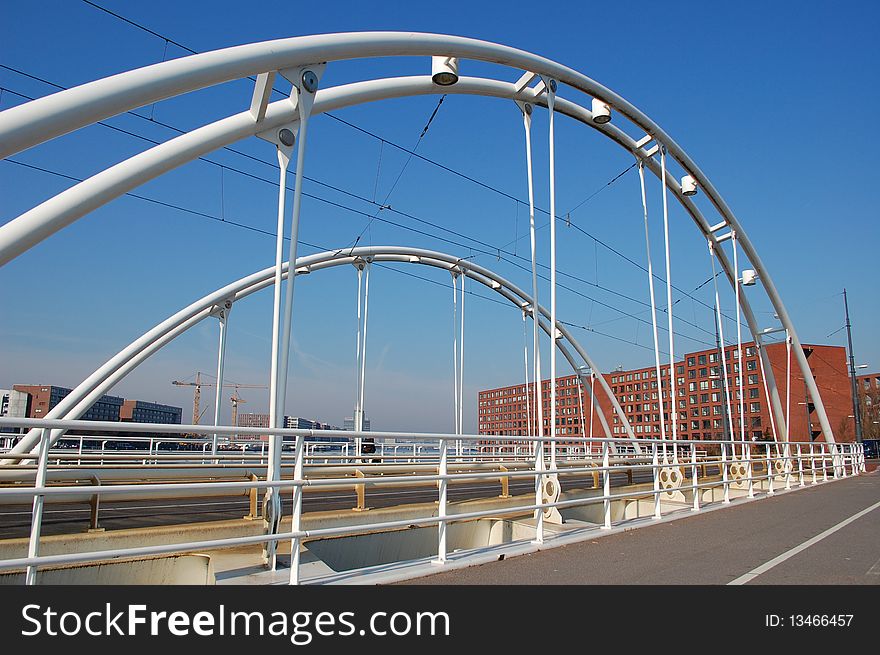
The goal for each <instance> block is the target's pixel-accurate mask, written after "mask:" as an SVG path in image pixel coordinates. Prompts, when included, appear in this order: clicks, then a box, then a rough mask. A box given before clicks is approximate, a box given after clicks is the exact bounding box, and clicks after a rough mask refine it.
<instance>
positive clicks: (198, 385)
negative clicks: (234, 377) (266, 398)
mask: <svg viewBox="0 0 880 655" xmlns="http://www.w3.org/2000/svg"><path fill="white" fill-rule="evenodd" d="M171 384H173V385H176V386H178V387H195V390H194V392H193V425H198V424H199V419H201V418H202V414H203V413H204V412H202V413H200V412H199V402H200V401H201V397H202V387H216V386H217V384H216V383H215V382H202V374H201V372H199V371H196V380H195V382H182V381H180V380H172V381H171ZM223 386H224V387H234V388H235V394H234V396H238V390H239V389H268V388H269V387H268V385H265V384H239V383H237V382H224V383H223ZM240 402H244V401H243V400H241V399H238V400H236V401H234V402H233V404H232V412H233V413H232V424H233V425H235V420H236V418H237V415H238V403H240ZM205 411H207V407H206V408H205Z"/></svg>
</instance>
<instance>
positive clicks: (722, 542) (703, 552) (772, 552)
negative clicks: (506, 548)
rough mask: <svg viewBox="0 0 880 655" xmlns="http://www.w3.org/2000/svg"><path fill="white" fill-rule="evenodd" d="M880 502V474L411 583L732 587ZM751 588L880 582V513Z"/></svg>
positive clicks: (794, 558) (871, 514) (807, 550)
mask: <svg viewBox="0 0 880 655" xmlns="http://www.w3.org/2000/svg"><path fill="white" fill-rule="evenodd" d="M878 501H880V469H878V470H874V471H873V472H872V473H869V474H866V475H862V476H859V477H854V478H850V479H846V480H841V481H837V482H835V483H834V484H825V485H819V486H817V487H814V488H807V489H803V490H799V491H797V492H794V493H784V494H777V495H775V496H772V497H765V498H761V499H759V500H757V501H756V502H747V503H742V504H739V503H734V505H733V506H731V507H729V508H726V509H723V510H721V511H709V512H701V513H699V514H695V515H694V516H689V517H687V518H683V519H680V520H676V521H673V522H669V523H665V522H664V523H659V524H657V525H650V526H646V527H644V528H641V529H638V530H629V531H623V532H618V533H616V534H609V535H607V536H605V537H603V538H597V539H592V540H589V541H585V542H580V543H574V544H569V545H566V546H560V547H557V548H550V549H547V550H541V551H538V552H533V553H527V554H524V555H520V556H517V557H511V558H506V559H504V560H503V561H497V562H491V563H488V564H483V565H481V566H474V567H470V568H464V569H456V570H451V571H446V572H443V573H438V574H435V575H431V576H427V577H423V578H417V579H414V580H409V581H406V582H405V583H404V584H595V585H598V584H727V583H729V582H731V581H733V580H735V579H737V578H739V577H740V576H742V575H744V574H746V573H749V572H750V571H753V570H754V569H755V568H756V567H759V566H761V565H762V564H765V563H767V562H769V561H770V560H772V559H774V558H776V557H777V556H779V555H781V554H783V553H786V552H787V551H789V550H790V549H793V548H795V547H797V546H799V545H802V544H803V543H804V542H806V541H808V540H809V539H811V538H812V537H815V536H817V535H819V534H820V533H822V532H824V531H825V530H828V529H829V528H832V527H834V526H836V525H837V524H839V523H840V522H842V521H844V520H845V519H848V518H850V517H852V516H853V515H855V514H857V513H859V512H860V511H862V510H865V509H866V508H869V507H871V506H872V505H874V504H876V503H877V502H878ZM751 584H880V507H878V508H876V509H874V510H873V511H870V512H868V513H867V514H865V515H863V516H862V517H860V518H858V519H856V520H854V521H852V522H851V523H849V524H848V525H846V526H843V527H841V528H840V529H839V530H837V531H836V532H834V533H832V534H830V535H828V536H827V537H826V538H824V539H822V540H821V541H819V542H818V543H815V544H814V545H811V546H809V547H807V548H805V549H804V550H802V551H800V552H798V553H796V554H794V555H793V556H792V557H790V558H789V559H787V560H786V561H784V562H782V563H780V564H778V565H777V566H774V567H773V568H771V569H769V570H767V571H766V572H764V573H763V574H761V575H759V576H758V577H756V578H755V579H754V580H753V581H752V582H751Z"/></svg>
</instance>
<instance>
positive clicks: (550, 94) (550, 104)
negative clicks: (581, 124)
mask: <svg viewBox="0 0 880 655" xmlns="http://www.w3.org/2000/svg"><path fill="white" fill-rule="evenodd" d="M555 101H556V80H549V81H548V83H547V113H548V117H549V120H550V125H549V136H550V144H549V148H550V149H549V157H550V438H551V439H552V441H551V442H550V468H551V469H553V470H554V471H555V470H556V433H557V430H556V339H557V337H556V332H557V329H556V155H555V149H554V146H555V143H554V142H555V133H554V125H555V120H554V116H555V113H556V112H555V110H554V104H555Z"/></svg>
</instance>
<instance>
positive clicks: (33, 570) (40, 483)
mask: <svg viewBox="0 0 880 655" xmlns="http://www.w3.org/2000/svg"><path fill="white" fill-rule="evenodd" d="M49 437H50V430H48V429H45V428H44V429H43V430H42V431H41V432H40V457H39V459H38V460H37V475H36V478H35V480H34V487H35V488H37V489H42V488H44V487H45V486H46V469H47V468H48V466H49ZM44 500H45V497H44V495H43V494H34V504H33V509H32V511H31V534H30V539H29V540H28V557H39V555H40V531H41V530H42V528H43V503H44ZM24 583H25V584H26V585H28V586H30V585H35V584H36V583H37V566H36V564H28V567H27V570H26V571H25V575H24Z"/></svg>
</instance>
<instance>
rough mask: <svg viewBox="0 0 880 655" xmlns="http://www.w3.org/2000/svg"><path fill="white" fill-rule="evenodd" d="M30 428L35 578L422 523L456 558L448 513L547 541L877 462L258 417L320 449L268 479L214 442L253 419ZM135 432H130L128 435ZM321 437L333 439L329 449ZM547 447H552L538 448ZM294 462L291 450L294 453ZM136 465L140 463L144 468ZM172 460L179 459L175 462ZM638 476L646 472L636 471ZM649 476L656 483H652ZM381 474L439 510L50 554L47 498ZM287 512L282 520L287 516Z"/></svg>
mask: <svg viewBox="0 0 880 655" xmlns="http://www.w3.org/2000/svg"><path fill="white" fill-rule="evenodd" d="M17 427H24V428H40V429H41V433H42V439H41V444H42V446H41V449H40V452H39V453H30V454H27V455H11V454H9V453H0V460H5V462H6V463H5V465H3V466H0V505H4V504H6V505H9V504H21V503H22V502H30V503H32V513H31V530H30V537H29V548H28V555H27V557H19V558H13V559H6V560H0V570H10V569H25V570H26V578H25V579H26V582H27V584H34V583H36V580H37V578H36V573H37V568H38V567H41V566H43V567H45V566H52V565H66V564H73V563H81V562H91V561H102V560H107V559H113V558H119V557H135V556H138V557H140V556H150V555H159V554H169V553H182V552H191V551H193V550H200V551H204V550H205V549H213V548H225V547H232V546H244V545H256V544H268V543H269V542H273V543H278V542H282V541H289V542H290V543H291V548H292V549H298V548H299V546H300V544H301V543H303V542H304V541H307V540H312V539H317V538H322V537H330V536H340V535H352V534H356V533H363V532H369V531H378V530H388V529H395V528H403V527H409V526H413V525H417V526H431V525H437V526H438V549H437V560H438V561H440V562H443V561H446V559H447V552H446V539H445V533H446V526H447V524H449V523H452V522H458V521H468V520H476V519H481V518H489V517H492V518H498V517H504V516H514V515H520V516H522V515H533V516H534V517H535V520H536V525H535V530H536V534H535V541H537V542H538V543H541V542H543V540H544V521H545V516H548V517H549V516H550V515H551V513H552V510H553V508H556V509H557V510H559V511H562V510H564V509H566V508H569V507H575V506H583V505H590V504H601V505H602V506H603V511H602V524H601V527H604V528H611V527H612V525H613V518H612V511H611V506H612V502H614V501H619V500H644V499H646V498H647V499H652V500H653V508H654V513H653V515H654V517H655V518H660V517H661V516H662V514H663V512H664V504H663V503H664V502H670V501H677V502H678V503H679V504H680V505H681V506H682V507H684V506H686V505H690V507H691V509H693V510H695V511H696V510H699V509H701V507H702V506H703V505H704V504H707V503H714V502H722V503H729V502H730V498H731V491H732V490H738V493H739V494H741V495H747V496H749V497H752V496H754V495H755V494H756V493H765V494H767V495H772V494H774V493H775V492H776V491H777V490H779V489H780V488H784V489H786V490H788V489H792V488H795V487H805V486H807V485H815V484H819V483H820V482H825V481H828V480H829V479H839V478H844V477H848V476H850V475H858V474H859V473H861V472H864V471H865V453H864V449H863V447H862V445H861V444H854V443H841V444H826V443H801V442H790V443H776V442H770V443H747V442H746V443H744V442H739V441H700V442H699V444H698V445H699V447H697V443H696V442H689V441H678V442H677V443H676V444H675V445H676V446H677V448H675V449H673V442H672V441H671V440H665V441H659V440H654V439H643V440H636V441H634V440H630V439H627V438H614V439H605V438H598V437H591V438H589V439H577V438H573V437H565V438H557V439H556V440H555V441H556V442H557V443H556V444H555V447H556V448H557V449H558V450H557V453H562V454H561V456H558V457H557V465H556V467H555V468H550V467H549V464H548V462H549V458H548V451H549V449H551V448H553V447H554V443H553V441H554V440H552V439H548V438H544V439H539V438H537V437H512V436H509V435H501V436H488V435H460V434H458V435H457V434H401V433H381V432H372V433H370V432H363V433H354V432H344V431H324V430H321V431H312V430H293V429H269V428H248V432H249V433H255V434H258V435H267V436H269V435H276V436H278V437H282V438H288V439H291V440H292V445H293V446H294V448H303V449H304V451H303V454H304V455H305V454H306V451H307V450H308V451H310V464H311V468H309V467H305V468H302V471H303V473H302V474H301V475H300V477H295V471H297V470H298V468H297V467H295V466H293V462H294V461H295V457H296V455H297V453H296V452H295V450H294V452H292V453H290V454H289V455H288V456H287V457H288V458H289V459H287V462H288V463H287V465H286V466H285V467H284V468H283V469H282V471H283V472H284V474H285V475H284V477H283V479H281V480H277V481H272V482H267V481H266V479H265V475H264V476H263V477H262V478H261V477H260V476H259V475H256V474H255V473H254V471H255V470H259V467H261V466H262V467H266V466H267V465H268V464H267V460H268V458H267V456H266V454H265V453H264V452H252V453H251V452H247V451H245V452H231V451H226V450H218V451H217V452H216V453H213V454H212V453H210V452H208V451H207V449H204V450H201V449H202V448H204V446H205V444H207V445H210V437H211V435H214V434H217V435H220V436H222V437H226V438H228V439H234V437H235V434H236V433H237V432H240V431H241V428H236V427H222V426H181V425H156V424H138V423H117V422H98V421H67V420H47V419H10V418H0V430H2V431H3V432H5V433H6V434H7V438H11V437H10V436H9V431H10V429H12V428H17ZM58 428H61V429H65V430H79V431H100V430H104V429H106V430H107V431H111V430H112V431H114V432H117V433H119V432H121V433H124V435H123V436H117V437H112V438H110V437H102V438H101V440H102V441H104V442H105V443H102V445H101V447H100V448H99V449H97V450H95V449H89V448H84V447H83V444H84V443H85V442H88V441H90V440H91V439H90V437H89V436H88V435H84V436H83V440H82V441H80V435H65V436H64V437H63V438H64V439H65V440H66V441H73V442H74V443H78V446H79V447H78V448H77V449H75V451H74V452H71V450H74V449H71V448H52V449H49V448H45V447H44V446H45V445H46V444H47V443H48V442H49V440H50V434H51V432H52V430H53V429H58ZM137 432H147V433H150V434H151V435H155V434H157V433H159V434H167V435H177V434H179V433H181V432H186V433H191V434H197V435H205V437H206V439H203V440H201V442H200V440H198V439H196V440H195V443H196V444H198V446H197V447H199V448H200V451H199V452H194V453H180V452H175V451H164V450H160V448H159V445H158V444H161V443H162V442H164V441H169V442H170V441H175V440H177V437H173V438H172V437H169V438H168V439H165V438H163V437H156V436H152V437H150V438H145V437H137V436H136V433H137ZM129 433H131V436H128V435H129ZM315 436H318V437H324V438H326V437H331V438H334V439H339V441H340V446H342V445H347V443H348V442H347V440H348V439H349V438H350V437H356V436H360V437H373V438H376V439H395V440H406V441H407V443H392V444H381V443H378V444H376V452H375V453H370V454H362V455H360V456H358V454H357V453H350V452H342V451H340V452H327V450H326V446H327V444H326V443H312V442H309V441H307V439H309V438H311V437H315ZM270 438H271V437H270ZM113 440H116V441H117V442H130V443H143V444H145V445H146V446H147V447H145V448H143V449H142V450H140V451H132V452H126V451H120V450H114V449H109V448H107V445H108V443H110V442H111V441H113ZM343 442H345V443H343ZM493 442H496V443H493ZM240 445H241V444H239V446H240ZM322 447H323V448H324V450H321V448H322ZM536 452H537V453H543V455H544V456H543V457H540V456H536V455H535V453H536ZM333 458H337V459H333ZM324 460H326V461H324ZM284 461H285V459H284V458H283V459H282V462H284ZM121 464H126V465H127V469H126V470H127V471H128V474H127V475H128V478H125V476H120V478H119V479H114V478H113V473H112V472H113V471H119V470H122V469H121V468H120V466H119V465H121ZM131 464H137V465H138V466H135V467H132V466H131ZM95 466H98V467H106V471H109V472H110V474H109V475H104V477H103V478H102V479H99V477H100V476H99V475H94V479H93V482H92V483H91V484H83V481H84V480H89V479H92V473H91V469H92V468H94V467H95ZM65 467H66V468H67V470H70V469H71V468H73V470H74V471H78V473H75V474H72V477H71V476H68V477H64V476H63V475H60V473H61V472H62V470H63V469H65ZM160 467H161V468H162V469H163V473H162V475H160V474H159V473H158V470H159V468H160ZM242 467H244V468H245V469H247V470H248V479H236V476H238V477H243V476H241V475H240V473H241V470H242ZM201 469H204V470H203V474H204V475H202V477H201V478H200V475H201V474H200V470H201ZM132 470H133V471H134V472H132ZM169 470H171V471H172V472H171V473H169ZM218 471H222V472H223V474H222V475H221V474H220V473H218ZM236 471H238V473H237V472H236ZM621 473H622V474H626V476H627V480H628V482H629V483H631V485H630V486H629V487H624V488H623V489H618V490H617V491H615V492H614V493H612V476H613V475H615V474H621ZM117 475H118V473H117ZM77 476H78V477H77ZM169 476H171V477H170V478H169ZM578 476H582V477H584V478H587V479H589V478H592V480H593V488H594V489H597V490H598V489H601V493H595V494H591V495H587V496H583V497H577V498H567V499H563V498H561V497H560V495H559V494H558V489H559V487H558V478H559V477H571V478H574V477H578ZM554 478H555V479H556V489H557V493H556V494H552V493H551V494H549V495H548V492H547V484H546V483H547V482H548V480H552V479H554ZM636 478H638V479H639V480H638V481H643V482H644V483H645V484H642V485H639V484H636ZM600 479H601V485H600ZM107 480H110V482H109V483H108V482H107ZM355 480H356V481H355ZM510 480H532V481H533V482H534V488H535V493H534V495H533V496H531V497H524V496H518V497H516V498H522V499H523V502H522V503H516V504H515V505H514V506H509V505H506V506H504V507H501V508H494V509H490V510H484V511H473V512H467V513H457V514H449V512H448V509H449V507H448V502H447V497H446V492H447V488H448V485H449V484H455V483H458V482H461V481H469V482H484V483H493V484H497V483H498V481H501V482H502V485H503V488H504V489H505V490H506V489H507V483H508V482H509V481H510ZM145 482H149V484H145ZM649 482H650V483H651V485H650V488H648V484H647V483H649ZM377 485H379V486H386V487H394V486H395V485H397V486H407V485H408V486H413V485H419V486H423V487H424V488H426V489H427V488H432V487H436V489H437V494H438V498H439V500H440V505H439V511H438V512H436V515H435V512H433V511H429V512H426V514H425V515H424V516H417V517H407V518H406V519H404V520H396V521H377V522H374V523H364V522H363V520H362V519H361V520H359V521H353V522H352V523H351V524H350V525H341V526H337V527H329V528H321V529H314V530H303V529H294V530H290V531H286V532H276V533H274V534H270V533H268V532H267V533H265V534H260V535H254V536H245V537H230V538H224V539H212V540H203V541H194V542H187V543H168V544H158V545H150V546H143V547H136V548H119V549H115V550H105V551H92V552H76V553H63V554H54V555H40V534H41V530H42V516H43V507H44V504H45V503H46V502H52V501H55V502H65V501H66V502H71V501H74V499H78V498H83V497H89V498H93V499H97V498H102V499H105V500H106V499H113V500H124V499H126V498H129V499H131V498H135V497H136V498H144V497H149V496H150V494H155V495H156V497H158V496H159V494H161V495H162V497H163V498H168V497H169V495H171V496H174V495H175V494H177V495H179V496H180V497H186V496H191V495H199V494H207V495H210V494H223V493H226V494H250V495H251V497H252V513H253V512H254V510H255V505H256V502H255V500H256V490H257V489H264V490H265V489H269V488H275V489H277V490H279V491H284V490H290V491H294V490H298V491H300V492H301V491H306V490H310V489H324V490H327V489H334V488H335V489H340V488H343V489H354V490H355V491H356V492H357V493H358V498H359V503H362V502H363V494H364V493H365V490H366V489H368V488H371V487H373V486H377ZM553 486H554V485H550V487H553ZM709 489H717V490H718V493H717V494H716V493H715V492H712V493H711V494H706V493H705V492H706V490H709ZM707 496H708V500H706V497H707ZM297 499H298V500H297ZM294 501H295V503H296V502H299V503H300V508H301V502H302V494H301V493H294ZM661 501H663V502H661ZM402 504H403V503H402ZM673 505H674V503H673ZM95 506H97V502H95ZM667 507H668V506H667ZM296 509H297V508H296V507H295V510H296ZM275 524H276V525H280V522H275ZM267 525H268V524H267ZM292 552H298V550H292ZM299 574H300V572H299V566H298V565H295V566H293V567H291V583H298V582H299Z"/></svg>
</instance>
